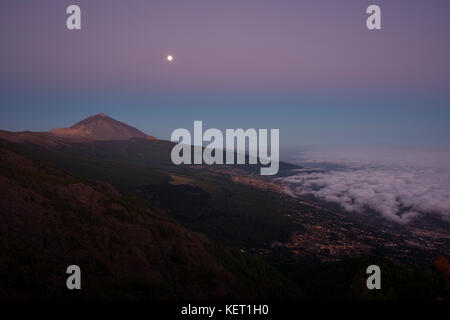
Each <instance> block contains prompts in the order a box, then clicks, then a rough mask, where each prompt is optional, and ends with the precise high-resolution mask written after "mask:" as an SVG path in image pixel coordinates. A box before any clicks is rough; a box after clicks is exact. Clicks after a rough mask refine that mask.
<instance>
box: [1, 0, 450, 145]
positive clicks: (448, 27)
mask: <svg viewBox="0 0 450 320" xmlns="http://www.w3.org/2000/svg"><path fill="white" fill-rule="evenodd" d="M70 4H77V5H79V6H80V7H81V14H82V15H81V19H82V22H81V23H82V29H81V30H76V31H69V30H67V29H66V18H67V15H66V13H65V11H66V8H67V6H68V5H70ZM371 4H377V5H379V6H380V7H381V20H382V22H381V23H382V29H381V30H375V31H370V30H368V29H367V28H366V23H365V21H366V18H367V14H366V13H365V11H366V8H367V7H368V6H369V5H371ZM449 13H450V1H448V0H427V1H425V0H396V1H392V0H390V1H376V0H370V1H365V0H341V1H335V0H320V1H319V0H304V1H302V0H279V1H275V0H271V1H267V0H258V1H256V0H255V1H250V0H239V1H237V0H227V1H207V0H205V1H197V0H190V1H181V0H180V1H171V0H165V1H157V0H154V1H145V0H128V1H125V0H121V1H119V0H71V1H66V0H21V1H13V0H3V1H1V2H0V44H1V50H0V114H1V117H0V129H3V130H12V131H20V130H33V131H46V130H49V129H52V128H55V127H68V126H71V125H73V124H74V123H76V122H77V121H79V120H81V119H83V118H85V117H87V116H90V115H93V114H96V113H100V112H103V113H106V114H108V115H110V116H111V117H113V118H116V119H118V120H120V121H123V122H126V123H128V124H130V125H133V126H135V127H137V128H139V129H141V130H143V131H144V132H146V133H148V134H151V135H154V136H157V137H160V138H164V139H169V137H170V134H171V132H172V131H173V130H174V129H176V128H181V127H183V128H188V129H192V127H193V121H194V120H202V121H203V123H204V127H216V128H220V129H225V128H239V127H243V128H279V129H280V144H281V145H282V146H286V147H287V146H298V145H343V144H345V145H354V144H357V145H363V144H402V145H410V144H420V145H442V144H448V143H449V141H450V126H449V123H450V90H449V89H450V59H448V57H449V56H450V41H449V34H450V19H448V15H449ZM168 54H171V55H173V56H174V61H172V62H171V63H168V62H167V60H166V59H165V58H166V56H167V55H168Z"/></svg>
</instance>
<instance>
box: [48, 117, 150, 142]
mask: <svg viewBox="0 0 450 320" xmlns="http://www.w3.org/2000/svg"><path fill="white" fill-rule="evenodd" d="M51 133H53V134H54V135H57V136H62V137H82V138H89V139H92V140H128V139H132V138H143V139H151V140H154V139H155V137H152V136H149V135H146V134H145V133H143V132H141V131H139V130H138V129H136V128H134V127H132V126H129V125H127V124H125V123H123V122H120V121H117V120H115V119H113V118H111V117H108V116H107V115H105V114H104V113H100V114H97V115H95V116H91V117H89V118H86V119H84V120H82V121H80V122H78V123H77V124H75V125H73V126H72V127H70V128H59V129H53V130H51Z"/></svg>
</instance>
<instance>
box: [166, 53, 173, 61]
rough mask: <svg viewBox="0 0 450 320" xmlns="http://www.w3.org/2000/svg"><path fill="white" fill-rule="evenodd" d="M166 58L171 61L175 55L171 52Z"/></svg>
mask: <svg viewBox="0 0 450 320" xmlns="http://www.w3.org/2000/svg"><path fill="white" fill-rule="evenodd" d="M166 59H167V61H169V62H171V61H173V56H172V55H171V54H169V55H168V56H167V58H166Z"/></svg>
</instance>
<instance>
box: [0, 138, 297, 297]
mask: <svg viewBox="0 0 450 320" xmlns="http://www.w3.org/2000/svg"><path fill="white" fill-rule="evenodd" d="M0 187H1V190H3V191H2V193H1V194H0V298H81V297H84V298H159V299H174V298H184V299H187V298H189V299H206V298H246V299H248V298H277V297H278V298H283V297H284V298H287V297H289V296H291V295H294V296H295V294H296V292H297V291H296V289H295V288H294V287H293V286H292V285H291V284H290V283H289V282H288V281H287V280H286V279H285V278H284V277H283V276H281V275H280V274H278V273H277V272H276V271H274V269H272V268H271V267H269V266H268V265H266V264H265V263H263V262H262V261H261V260H259V259H256V258H253V257H249V256H246V255H243V254H241V253H239V252H238V251H235V250H232V249H227V248H224V247H222V246H219V245H217V244H214V243H213V242H211V241H209V240H208V239H207V238H205V237H204V236H202V235H200V234H198V233H193V232H190V231H188V230H186V229H185V228H184V227H182V226H180V225H179V224H177V223H176V222H174V221H173V220H171V219H170V218H168V217H167V216H165V215H164V214H163V213H162V212H160V211H158V210H156V209H151V208H150V207H148V206H147V204H146V203H144V202H142V201H141V200H139V199H137V198H134V197H132V196H126V195H123V194H121V193H119V192H118V191H117V190H116V189H115V188H113V187H112V186H111V185H109V184H107V183H104V182H98V181H90V180H80V179H78V178H75V177H73V176H72V175H70V174H68V173H66V172H64V171H61V170H58V169H54V168H52V167H49V166H47V165H44V164H42V163H40V162H36V161H33V160H30V159H28V158H26V157H24V156H22V155H19V154H17V153H15V152H13V151H11V150H9V149H8V148H7V147H5V144H4V143H3V146H0ZM72 264H76V265H79V266H80V267H81V269H82V288H83V289H82V290H81V291H69V290H67V289H66V287H65V283H66V274H65V270H66V268H67V266H69V265H72Z"/></svg>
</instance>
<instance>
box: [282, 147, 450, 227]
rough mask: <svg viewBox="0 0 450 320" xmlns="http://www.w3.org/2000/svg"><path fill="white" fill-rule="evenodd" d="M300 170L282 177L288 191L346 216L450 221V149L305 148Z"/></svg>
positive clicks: (298, 159)
mask: <svg viewBox="0 0 450 320" xmlns="http://www.w3.org/2000/svg"><path fill="white" fill-rule="evenodd" d="M293 159H295V162H296V163H298V164H302V165H306V166H308V167H310V168H311V169H309V170H308V169H306V170H305V169H302V170H299V171H297V172H296V173H295V174H294V175H292V176H289V177H286V178H282V181H283V182H284V183H285V185H286V186H287V187H288V188H289V190H290V192H293V193H295V194H297V195H305V194H311V195H314V196H315V197H318V198H320V199H322V200H325V201H329V202H334V203H338V204H340V205H341V206H342V207H343V208H344V209H345V210H347V211H349V212H362V211H364V210H366V209H372V210H374V211H376V212H378V213H380V214H381V215H383V216H384V217H385V218H387V219H389V220H391V221H395V222H398V223H408V222H410V221H412V220H413V219H414V218H416V217H417V216H419V215H420V214H422V213H432V214H436V215H437V216H440V217H441V218H442V219H444V220H447V221H450V148H438V147H392V146H389V147H387V146H377V147H339V148H338V147H333V148H325V147H322V148H319V147H315V148H304V149H302V150H301V151H300V152H298V153H296V154H295V158H292V156H291V159H290V161H292V160H293Z"/></svg>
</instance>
